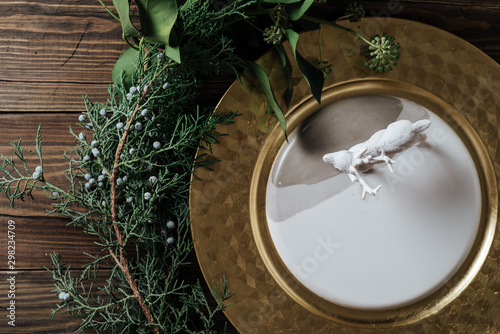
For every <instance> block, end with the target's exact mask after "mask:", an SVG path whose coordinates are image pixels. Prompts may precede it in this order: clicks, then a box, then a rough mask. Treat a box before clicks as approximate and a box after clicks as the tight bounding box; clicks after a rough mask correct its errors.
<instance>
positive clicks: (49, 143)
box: [0, 0, 500, 333]
mask: <svg viewBox="0 0 500 334" xmlns="http://www.w3.org/2000/svg"><path fill="white" fill-rule="evenodd" d="M358 2H360V3H363V4H364V5H365V9H366V12H367V15H368V16H393V17H398V18H405V19H411V20H416V21H420V22H423V23H427V24H430V25H433V26H436V27H438V28H441V29H444V30H446V31H449V32H451V33H453V34H455V35H457V36H459V37H461V38H463V39H465V40H467V41H469V42H470V43H472V44H473V45H475V46H477V47H478V48H479V49H481V50H482V51H483V52H485V53H486V54H488V55H489V56H490V57H492V58H493V59H494V60H495V61H497V62H500V3H498V2H497V1H494V0H483V1H472V0H459V1H450V0H440V1H439V0H420V1H404V0H402V1H358ZM106 3H108V4H109V3H111V1H106ZM329 3H330V5H331V6H335V7H339V8H342V7H343V6H345V5H346V4H347V3H348V2H347V1H330V2H329ZM0 14H1V15H0V17H1V19H0V153H2V154H5V155H11V154H12V148H11V147H10V146H9V143H10V142H13V141H17V140H18V139H19V138H23V142H24V143H25V146H26V152H27V156H28V157H29V159H30V162H31V163H32V165H33V166H35V165H36V154H35V152H34V137H35V132H36V128H37V127H38V124H43V128H42V131H43V132H42V135H43V138H44V145H45V146H44V156H45V162H46V169H45V176H46V177H47V178H48V177H50V178H51V179H52V180H54V179H55V180H56V181H55V182H56V183H57V182H60V183H61V184H62V183H64V177H63V176H62V172H63V171H64V170H65V169H66V167H67V166H66V163H65V162H64V161H63V160H62V159H61V156H62V153H63V152H64V151H69V150H70V149H71V148H72V143H73V142H72V138H71V136H70V135H69V133H68V128H69V126H70V125H72V124H75V122H76V120H77V117H78V114H79V113H80V112H81V111H82V110H83V109H84V105H83V102H82V95H88V96H89V98H90V100H92V101H105V100H106V98H107V96H108V92H107V87H108V86H109V84H110V83H111V68H112V66H113V64H114V62H115V61H116V59H117V58H118V57H119V55H120V53H121V51H123V50H124V49H125V48H126V44H125V43H124V42H123V41H122V39H121V28H120V26H119V24H118V23H117V22H116V21H114V20H113V19H112V18H111V17H110V16H109V15H108V13H107V12H106V11H105V10H104V9H103V8H102V6H101V5H100V4H99V1H98V0H2V1H1V3H0ZM232 80H233V79H232V78H228V77H221V78H213V79H211V80H210V81H209V82H207V83H205V84H204V85H203V86H202V87H201V90H202V96H201V97H200V100H199V103H200V104H203V105H212V104H215V103H216V102H217V101H218V100H219V99H220V98H221V97H222V95H223V93H224V92H225V90H226V89H227V87H228V86H229V85H230V84H231V82H232ZM28 150H31V151H28ZM2 196H3V195H2ZM49 206H50V201H49V200H47V199H45V198H44V196H43V195H38V196H36V199H35V200H34V201H32V200H27V201H26V203H18V205H17V206H16V208H10V207H9V203H8V201H7V200H6V199H5V198H3V197H2V198H0V259H1V260H0V310H1V311H0V315H1V316H0V333H72V332H73V331H74V330H75V328H76V325H77V324H78V322H79V320H78V319H74V318H72V317H70V316H69V315H57V316H56V317H55V319H54V320H50V313H51V309H52V308H54V307H55V304H56V303H57V302H58V299H57V296H56V294H55V293H53V292H51V290H52V289H53V280H52V277H51V276H50V274H49V273H48V272H47V271H46V270H45V269H44V268H43V267H44V266H49V265H50V259H49V254H50V253H52V252H58V253H60V254H61V256H62V257H63V259H64V261H65V262H68V263H71V264H72V266H73V267H74V268H77V267H79V266H80V265H82V264H83V263H85V261H86V258H85V256H84V255H83V254H82V253H83V252H87V253H96V252H99V247H97V246H96V245H95V244H94V239H93V238H92V237H90V236H86V235H84V234H83V233H82V232H81V231H80V230H78V229H75V228H72V227H67V226H66V222H67V221H66V220H64V219H61V218H56V217H45V211H46V210H47V208H49ZM9 220H13V221H15V226H16V229H15V232H16V271H17V274H16V275H15V276H16V299H15V302H16V304H15V305H16V327H11V326H9V325H8V324H7V322H8V320H9V319H8V318H7V316H6V315H7V314H8V313H7V312H8V311H7V310H6V307H7V306H8V303H9V299H8V298H7V293H8V291H9V285H8V282H7V279H8V278H9V276H8V275H9V274H8V272H9V271H8V267H7V222H8V221H9ZM194 259H195V258H194V257H193V261H194ZM182 275H184V276H185V277H186V279H187V280H189V281H195V280H197V279H200V280H203V277H202V276H201V272H200V270H199V268H198V267H197V265H196V263H193V264H192V265H189V266H187V267H186V268H185V270H184V272H183V274H182ZM223 320H224V319H223V317H221V321H223ZM228 332H230V333H234V332H235V330H234V329H233V328H231V326H229V330H228Z"/></svg>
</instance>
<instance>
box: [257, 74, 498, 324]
mask: <svg viewBox="0 0 500 334" xmlns="http://www.w3.org/2000/svg"><path fill="white" fill-rule="evenodd" d="M363 95H388V96H395V97H400V98H405V99H407V100H410V101H412V102H415V103H417V104H420V105H422V106H424V107H425V108H427V109H429V110H432V111H433V112H434V113H435V114H437V115H438V116H439V117H441V118H442V119H443V120H444V121H445V122H446V123H447V124H448V125H450V126H451V127H452V129H453V130H454V131H456V133H457V134H458V136H459V137H460V139H461V140H462V141H463V143H464V144H465V146H466V147H467V149H468V151H469V153H470V154H471V156H472V159H473V161H474V163H475V166H476V170H477V172H478V176H479V182H480V188H481V197H482V208H481V218H480V223H479V227H478V232H477V235H476V238H475V241H474V243H473V246H472V248H471V251H470V253H469V255H468V256H467V258H466V259H465V260H464V263H463V264H462V265H461V267H460V268H459V269H458V271H457V272H456V273H455V274H454V275H453V277H452V278H450V279H449V280H448V282H447V283H446V284H443V286H442V287H441V288H439V289H438V290H437V291H435V292H434V293H432V294H431V295H429V296H427V297H425V298H423V299H422V300H419V301H417V302H415V303H411V304H409V305H407V306H403V307H400V308H397V309H396V310H394V309H391V310H386V311H367V310H354V309H349V308H346V307H342V306H339V305H336V304H334V303H331V302H328V301H326V300H324V299H323V298H321V297H320V296H317V295H315V294H314V293H312V292H311V291H310V290H308V289H307V288H306V287H305V286H304V285H303V284H302V283H301V282H300V281H299V280H297V279H296V278H295V277H294V278H293V286H292V285H290V277H293V274H292V273H291V272H290V270H289V269H288V268H287V267H286V265H285V264H284V263H283V261H282V260H281V257H280V255H279V253H278V252H277V250H276V248H275V247H274V243H273V240H272V237H271V235H270V232H269V229H268V223H267V217H266V212H265V210H262V209H259V208H263V207H265V206H266V193H267V184H268V180H269V175H270V173H271V168H272V166H273V164H274V161H275V159H276V156H277V154H278V152H279V150H280V149H281V147H282V146H283V145H284V144H285V140H286V139H285V136H284V134H283V131H281V128H275V129H274V130H273V131H272V132H271V133H270V134H269V135H268V137H267V140H266V142H265V143H264V145H263V149H262V151H261V152H260V155H259V157H258V159H257V162H256V164H255V168H254V171H253V177H252V182H251V184H250V223H251V226H252V232H253V237H254V239H255V243H256V245H257V248H258V250H259V253H260V255H261V257H262V259H263V261H264V263H265V264H266V267H267V269H268V270H269V272H270V273H271V275H272V276H273V277H274V279H275V280H276V282H277V283H278V284H279V285H280V287H281V288H282V289H283V290H284V291H286V293H287V294H288V295H289V296H290V297H292V298H293V299H294V300H295V301H296V302H297V303H298V304H300V305H302V306H303V307H304V308H306V309H307V310H309V311H310V312H312V313H315V314H317V315H319V316H321V317H323V318H325V319H328V320H331V321H336V322H339V323H342V324H349V325H351V326H356V327H365V326H368V327H373V325H374V324H376V325H377V326H378V327H387V326H396V325H398V326H400V325H406V324H410V323H413V322H416V321H419V320H421V319H423V318H425V317H427V316H429V315H431V314H434V313H436V312H438V311H439V310H440V309H442V308H443V307H445V306H446V305H448V304H449V303H451V302H452V301H453V300H454V299H455V298H456V297H457V296H458V295H459V294H460V293H461V292H462V291H463V290H464V289H465V288H466V287H467V286H468V285H469V284H470V282H471V281H472V280H473V278H474V277H475V276H476V274H477V273H478V272H479V270H480V268H481V266H482V264H483V262H484V260H485V259H486V255H487V254H488V252H489V249H490V247H491V244H492V242H493V236H494V233H495V229H496V214H497V211H498V193H497V184H496V178H495V173H494V169H493V165H492V163H491V161H490V160H489V157H488V153H487V151H486V148H485V147H484V145H483V144H482V143H481V139H480V137H479V136H478V135H477V133H476V132H475V131H474V129H473V128H472V126H471V125H470V124H469V123H468V122H467V121H466V120H465V118H464V117H463V116H462V115H460V113H459V112H458V111H456V110H455V109H454V108H452V107H451V106H450V105H449V104H448V103H446V102H444V101H443V100H441V99H440V98H438V97H437V96H435V95H433V94H431V93H430V92H428V91H425V90H423V89H420V88H419V87H416V86H414V85H411V84H408V83H405V82H401V81H396V80H388V79H376V78H371V79H362V80H351V81H347V82H343V83H339V84H334V85H332V86H329V87H327V88H325V89H324V91H323V102H322V105H318V104H317V103H316V101H315V100H314V98H313V97H312V96H309V97H308V98H307V99H306V100H304V101H303V102H302V103H301V104H300V105H297V106H296V107H294V108H292V109H291V110H290V111H289V112H288V114H287V124H288V129H289V132H290V133H291V132H292V131H293V130H294V129H295V128H297V127H298V126H299V125H300V124H301V123H302V122H303V121H304V120H305V119H306V118H307V117H309V116H311V115H312V114H313V113H314V112H316V111H318V110H319V109H321V108H322V107H323V106H324V105H329V104H331V103H334V102H336V101H339V100H342V99H345V98H350V97H356V96H363Z"/></svg>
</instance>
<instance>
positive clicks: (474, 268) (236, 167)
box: [190, 18, 500, 333]
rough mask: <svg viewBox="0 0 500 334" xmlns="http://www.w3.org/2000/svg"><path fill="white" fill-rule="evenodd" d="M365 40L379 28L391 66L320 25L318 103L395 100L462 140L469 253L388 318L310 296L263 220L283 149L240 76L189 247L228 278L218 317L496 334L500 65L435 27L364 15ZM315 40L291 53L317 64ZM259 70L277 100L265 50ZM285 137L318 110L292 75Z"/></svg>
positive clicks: (309, 327) (201, 187)
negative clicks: (322, 66)
mask: <svg viewBox="0 0 500 334" xmlns="http://www.w3.org/2000/svg"><path fill="white" fill-rule="evenodd" d="M360 29H361V31H362V32H363V33H365V35H372V34H377V33H378V34H380V33H382V32H387V33H388V34H389V35H392V36H395V37H396V39H397V40H398V41H400V42H401V44H402V48H401V61H400V63H399V64H398V66H397V67H396V69H395V70H394V71H391V72H389V73H384V74H382V75H376V76H375V75H373V73H371V72H370V71H368V70H367V69H365V68H364V66H363V65H362V61H363V58H362V57H361V56H360V55H359V50H355V52H354V53H352V54H350V53H349V52H348V50H349V49H350V48H351V47H352V45H353V44H354V38H353V37H352V36H350V35H348V34H346V33H343V32H341V31H338V30H335V29H332V28H328V27H323V29H322V37H321V38H322V48H323V58H324V59H325V60H328V61H329V62H330V63H331V64H333V65H334V66H333V74H332V75H331V77H330V79H328V80H327V82H326V83H325V90H324V100H323V105H327V104H328V103H331V102H334V101H337V100H339V99H342V98H345V97H351V96H358V95H366V94H384V95H394V96H398V97H402V98H406V99H409V100H412V101H414V102H417V103H419V104H421V105H423V106H424V107H427V108H428V109H430V110H432V111H434V112H435V113H437V114H438V115H439V116H440V117H441V118H442V119H444V120H445V121H446V122H447V123H448V124H449V125H451V126H452V127H453V129H454V130H455V131H456V132H457V134H458V135H459V136H460V137H461V139H462V140H463V141H464V143H465V144H466V146H467V147H468V149H469V152H470V153H471V155H472V157H473V158H474V159H475V161H476V168H477V170H478V174H479V176H480V183H481V191H482V205H483V207H482V218H481V223H480V227H479V231H478V236H477V237H476V240H475V243H474V245H473V247H472V250H471V252H470V254H469V256H468V257H467V259H466V260H465V262H464V264H463V265H462V267H461V268H460V269H459V270H458V272H457V273H456V274H455V275H454V276H453V277H452V278H451V279H450V280H449V281H448V282H445V283H444V284H443V285H442V287H441V288H440V289H439V290H438V291H436V292H435V293H433V294H432V295H430V296H428V297H426V298H424V299H423V300H420V301H418V302H416V303H414V304H411V305H409V306H405V307H401V308H399V309H395V310H388V311H360V310H353V309H348V308H343V307H340V306H338V305H335V304H332V303H330V302H327V301H325V300H323V299H322V298H321V297H318V296H316V295H314V294H313V293H311V292H309V291H308V290H307V289H306V288H305V287H304V286H303V285H302V284H301V283H300V282H299V281H298V280H297V279H296V278H295V277H294V276H293V275H292V274H291V273H290V272H289V271H288V270H287V268H286V266H284V264H283V263H282V261H281V260H280V257H279V255H278V254H277V253H276V251H275V249H274V248H273V244H272V240H271V239H270V236H269V233H268V231H267V228H266V224H265V219H266V218H265V188H266V184H267V178H268V174H267V173H268V171H269V169H270V166H271V164H272V162H273V158H274V157H275V156H276V153H277V151H278V150H279V148H280V146H281V145H282V144H283V142H284V137H283V135H282V134H281V130H280V128H279V125H278V124H277V121H276V119H275V118H274V117H273V116H272V115H269V114H268V113H267V102H266V99H265V97H264V96H263V94H262V93H261V91H260V89H259V87H258V85H257V84H256V83H255V82H253V81H251V80H249V79H246V78H244V85H240V84H239V83H235V84H233V86H232V87H231V88H230V89H229V90H228V91H227V92H226V94H225V95H224V97H223V98H222V100H221V101H220V103H219V105H218V107H217V111H216V112H224V111H236V110H237V111H239V112H241V113H242V115H241V116H239V117H237V118H236V122H235V124H232V125H228V126H221V127H220V128H219V129H218V131H220V132H221V133H227V134H228V136H225V137H222V139H221V143H220V144H218V145H216V146H215V147H214V155H215V156H216V157H217V158H219V159H221V160H222V161H221V162H220V163H218V164H217V165H216V166H215V170H213V171H208V170H199V171H198V173H197V176H198V177H199V178H200V179H201V180H202V181H199V180H197V179H194V180H193V185H192V190H191V198H190V207H191V218H192V220H193V223H192V234H193V238H194V241H195V250H196V254H197V257H198V260H199V263H200V266H201V268H202V270H203V274H204V276H205V279H206V280H207V281H208V282H212V281H218V280H219V279H221V278H222V277H226V278H227V279H228V281H229V287H230V290H231V291H233V292H235V295H234V296H233V297H232V298H231V300H230V303H231V306H230V307H229V308H227V309H226V311H225V313H226V315H227V317H228V319H229V320H230V321H231V322H232V323H233V324H234V326H235V327H236V328H237V329H238V330H239V331H240V332H241V333H281V332H282V333H333V332H335V333H403V332H404V333H450V332H459V333H488V332H491V333H493V332H498V331H499V330H500V298H498V293H499V292H500V275H498V271H499V262H498V258H499V256H500V240H499V238H498V236H497V235H496V228H497V225H496V222H497V215H498V213H497V207H498V185H497V181H496V180H497V178H498V176H499V175H500V147H499V143H500V140H499V134H500V130H499V123H498V122H499V121H497V112H496V106H497V101H496V100H497V97H498V98H500V66H499V65H498V64H497V63H495V62H494V61H493V60H492V59H490V58H489V57H488V56H487V55H485V54H484V53H482V52H481V51H479V50H478V49H477V48H475V47H474V46H472V45H470V44H469V43H467V42H465V41H463V40H461V39H459V38H458V37H456V36H453V35H451V34H449V33H447V32H444V31H442V30H439V29H436V28H433V27H430V26H427V25H424V24H420V23H417V22H411V21H405V20H399V19H393V18H390V19H381V18H373V19H365V20H363V22H362V24H361V28H360ZM317 39H318V33H317V32H308V33H305V34H302V35H301V38H300V41H299V50H300V52H301V53H302V54H303V55H304V57H305V58H306V59H309V60H314V59H317V58H318V53H317V50H318V45H317V44H318V43H317ZM258 63H259V64H260V65H261V66H262V67H263V68H264V70H265V71H266V72H267V73H268V74H269V76H270V79H271V81H272V83H273V86H274V87H275V88H276V87H277V89H276V95H277V96H281V93H282V92H283V90H284V85H283V83H282V80H280V78H281V62H280V60H279V58H278V57H277V56H275V55H274V54H273V53H268V54H266V55H264V56H263V57H262V58H261V59H260V60H259V61H258ZM294 73H295V75H296V76H295V77H294V78H293V80H294V81H293V82H294V90H295V91H294V98H293V100H292V103H291V106H290V108H288V110H287V119H288V126H289V132H291V131H292V130H293V128H295V127H296V126H298V124H300V122H301V121H302V120H303V119H305V118H306V117H307V116H308V115H310V114H312V113H313V112H314V111H316V110H318V109H319V108H320V106H318V105H317V104H316V103H315V102H314V101H313V100H312V98H311V96H310V93H309V90H308V87H307V83H306V82H305V80H304V79H303V78H302V77H301V76H299V75H298V74H297V73H298V70H297V69H294Z"/></svg>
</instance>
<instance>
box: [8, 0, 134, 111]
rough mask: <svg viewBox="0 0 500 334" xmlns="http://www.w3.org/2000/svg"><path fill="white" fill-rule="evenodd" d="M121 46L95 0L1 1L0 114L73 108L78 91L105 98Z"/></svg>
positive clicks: (78, 102)
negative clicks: (72, 0)
mask: <svg viewBox="0 0 500 334" xmlns="http://www.w3.org/2000/svg"><path fill="white" fill-rule="evenodd" d="M105 2H106V3H108V4H111V1H105ZM126 47H127V45H126V44H125V43H124V42H123V40H122V39H121V27H120V24H119V23H118V22H117V21H115V20H114V19H113V18H111V17H110V15H109V14H108V13H107V12H106V10H105V9H104V8H103V7H102V6H101V5H100V4H99V2H98V1H93V0H81V1H77V2H68V3H64V1H59V0H58V1H54V0H43V1H36V0H29V1H21V0H18V1H3V2H2V20H0V64H1V65H2V66H0V100H1V101H2V102H3V103H2V104H0V112H17V111H37V112H40V111H42V112H43V111H48V112H60V111H79V110H82V108H83V104H82V99H81V96H82V95H84V94H85V95H87V94H88V95H89V97H90V98H91V99H92V100H96V101H105V100H106V98H107V87H108V85H109V84H110V83H111V68H112V67H113V65H114V63H115V61H116V59H118V57H119V55H120V54H121V52H122V50H124V49H125V48H126Z"/></svg>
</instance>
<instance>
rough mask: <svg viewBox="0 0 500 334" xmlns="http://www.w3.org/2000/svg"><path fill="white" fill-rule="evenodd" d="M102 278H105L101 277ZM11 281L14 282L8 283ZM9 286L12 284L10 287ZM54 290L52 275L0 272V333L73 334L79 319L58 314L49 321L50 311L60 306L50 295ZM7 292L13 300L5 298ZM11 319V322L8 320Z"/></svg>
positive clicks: (34, 272)
mask: <svg viewBox="0 0 500 334" xmlns="http://www.w3.org/2000/svg"><path fill="white" fill-rule="evenodd" d="M77 274H78V272H77ZM102 277H105V273H103V275H102ZM11 278H14V280H10V279H11ZM8 279H9V280H8ZM11 282H15V283H14V284H13V285H11ZM97 282H100V281H99V280H97ZM101 282H102V278H101ZM97 284H99V283H97ZM54 288H55V286H54V280H53V278H52V275H51V274H50V273H49V272H48V271H46V270H45V271H15V272H11V271H0V290H1V291H2V294H0V305H1V306H2V307H1V311H0V317H1V319H2V322H1V323H0V333H9V334H10V333H13V334H14V333H23V334H26V333H40V334H41V333H46V334H59V333H74V332H75V330H76V329H77V328H78V325H79V324H80V322H81V319H80V318H78V317H77V318H74V317H72V316H71V315H69V314H68V313H65V314H62V313H58V314H57V315H56V316H55V317H54V319H53V320H51V319H50V314H51V312H52V309H55V308H56V307H57V306H56V305H57V304H60V303H61V300H59V299H58V297H57V294H56V293H55V292H52V290H54ZM9 291H13V292H12V293H13V294H14V295H15V297H13V296H11V297H9V294H10V293H9ZM11 301H13V302H14V307H15V309H13V308H12V306H11ZM9 307H10V308H11V310H9V309H8V308H9ZM11 315H14V316H15V318H10V317H9V316H11ZM12 320H15V323H14V324H15V326H11V325H9V324H8V322H9V321H12Z"/></svg>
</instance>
